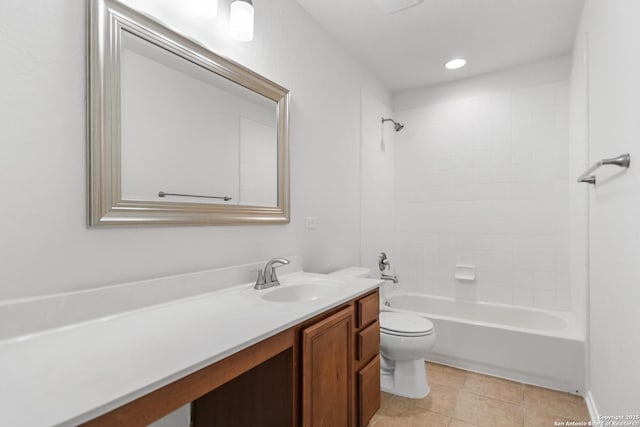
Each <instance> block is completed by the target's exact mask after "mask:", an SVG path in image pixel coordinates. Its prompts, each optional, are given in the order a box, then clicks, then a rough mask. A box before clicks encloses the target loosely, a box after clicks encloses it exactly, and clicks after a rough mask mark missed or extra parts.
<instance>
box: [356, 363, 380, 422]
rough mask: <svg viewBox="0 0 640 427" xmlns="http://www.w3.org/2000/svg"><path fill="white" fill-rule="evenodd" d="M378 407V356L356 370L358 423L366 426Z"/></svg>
mask: <svg viewBox="0 0 640 427" xmlns="http://www.w3.org/2000/svg"><path fill="white" fill-rule="evenodd" d="M379 408H380V357H378V356H376V357H374V358H373V360H372V361H371V362H369V363H368V364H367V365H366V366H365V367H364V368H362V369H361V370H360V372H358V425H359V426H360V427H366V426H367V425H368V424H369V421H371V418H373V416H374V415H375V413H376V412H377V411H378V409H379Z"/></svg>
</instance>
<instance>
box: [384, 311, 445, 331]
mask: <svg viewBox="0 0 640 427" xmlns="http://www.w3.org/2000/svg"><path fill="white" fill-rule="evenodd" d="M380 329H382V330H387V331H392V332H406V333H411V334H415V333H425V332H431V331H433V323H431V321H430V320H428V319H425V318H424V317H420V316H418V315H415V314H409V313H396V312H393V311H383V312H381V313H380Z"/></svg>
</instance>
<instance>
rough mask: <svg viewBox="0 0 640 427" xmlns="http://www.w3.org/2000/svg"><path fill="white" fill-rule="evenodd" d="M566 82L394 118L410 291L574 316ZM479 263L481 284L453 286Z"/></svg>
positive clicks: (403, 268)
mask: <svg viewBox="0 0 640 427" xmlns="http://www.w3.org/2000/svg"><path fill="white" fill-rule="evenodd" d="M568 87H569V86H568V82H567V81H560V82H557V83H551V84H542V85H536V86H529V87H525V88H518V89H511V90H505V91H501V92H491V91H487V92H486V94H477V95H475V96H473V97H472V98H466V99H457V100H452V101H447V100H444V102H443V100H442V98H440V99H439V100H438V101H437V103H425V104H423V105H421V106H420V107H419V108H413V109H408V110H405V111H400V112H397V113H396V117H397V118H398V119H399V120H401V121H403V122H404V123H405V125H406V127H405V129H404V130H403V131H402V132H400V133H398V134H396V136H395V182H396V212H395V241H394V245H395V253H394V255H395V258H396V265H397V273H398V275H399V276H400V280H401V287H402V288H404V289H406V290H409V291H416V292H422V293H427V294H432V295H440V296H447V297H456V298H460V299H468V300H478V301H488V302H497V303H505V304H516V305H524V306H532V307H538V308H548V309H569V308H570V305H571V295H570V287H569V274H568V271H569V195H568V178H569V176H568V167H569V158H568V150H569V137H568V123H569V120H568V105H569V91H568ZM456 264H470V265H475V266H476V271H477V278H476V280H475V281H474V282H464V281H459V280H456V279H454V270H455V266H456Z"/></svg>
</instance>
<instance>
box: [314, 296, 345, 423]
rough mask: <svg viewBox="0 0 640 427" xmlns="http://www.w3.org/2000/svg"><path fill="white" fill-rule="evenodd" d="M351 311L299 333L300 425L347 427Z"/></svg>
mask: <svg viewBox="0 0 640 427" xmlns="http://www.w3.org/2000/svg"><path fill="white" fill-rule="evenodd" d="M352 334H353V308H351V307H348V308H345V309H344V310H341V311H339V312H338V313H336V314H334V315H332V316H330V317H328V318H327V319H324V320H322V321H320V322H318V323H316V324H315V325H312V326H310V327H308V328H306V329H304V330H303V331H302V373H303V377H302V425H303V426H304V427H348V426H349V425H350V420H351V404H350V402H351V395H350V389H351V379H350V377H351V358H352V354H353V353H352V336H353V335H352Z"/></svg>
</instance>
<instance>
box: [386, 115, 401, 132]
mask: <svg viewBox="0 0 640 427" xmlns="http://www.w3.org/2000/svg"><path fill="white" fill-rule="evenodd" d="M384 122H391V123H393V128H394V129H395V130H396V132H400V131H401V130H402V129H403V128H404V124H403V123H400V122H396V121H395V120H393V119H385V118H384V117H383V118H382V123H383V124H384Z"/></svg>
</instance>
